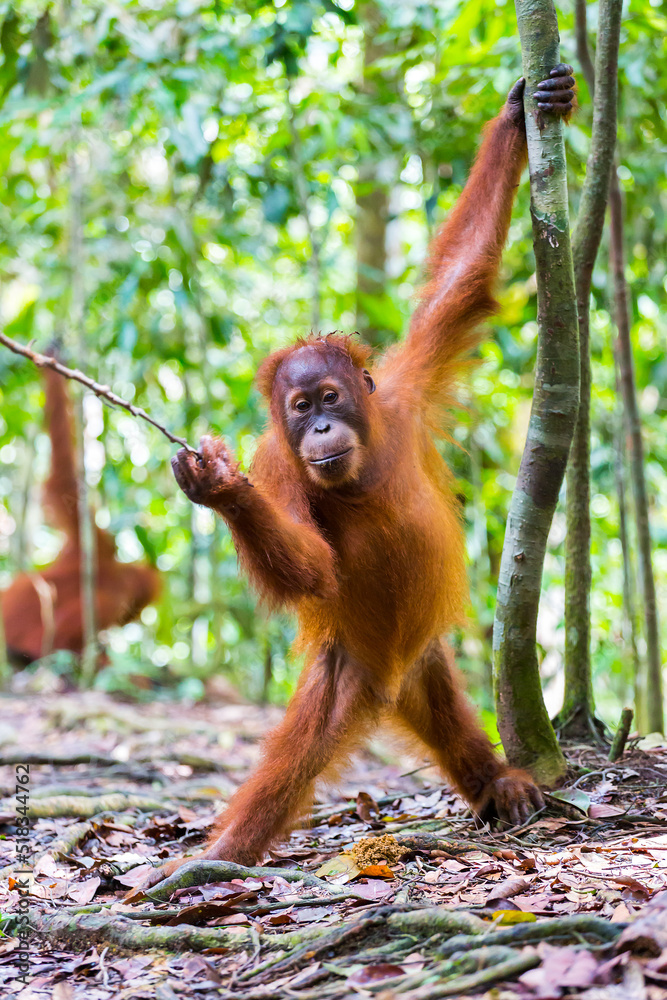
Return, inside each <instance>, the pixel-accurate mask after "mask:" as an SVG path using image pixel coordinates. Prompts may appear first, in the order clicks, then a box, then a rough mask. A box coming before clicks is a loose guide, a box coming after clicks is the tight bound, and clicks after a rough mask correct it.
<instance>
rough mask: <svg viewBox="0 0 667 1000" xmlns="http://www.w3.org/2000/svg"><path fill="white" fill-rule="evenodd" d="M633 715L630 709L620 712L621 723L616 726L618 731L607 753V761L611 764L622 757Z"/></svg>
mask: <svg viewBox="0 0 667 1000" xmlns="http://www.w3.org/2000/svg"><path fill="white" fill-rule="evenodd" d="M633 715H634V712H633V711H632V709H631V708H624V709H623V711H622V712H621V721H620V722H619V724H618V729H617V730H616V735H615V736H614V742H613V743H612V745H611V750H610V751H609V760H610V761H611V762H612V763H613V762H614V761H615V760H618V759H619V758H620V757H622V756H623V751H624V750H625V744H626V743H627V742H628V736H629V735H630V726H631V725H632V717H633Z"/></svg>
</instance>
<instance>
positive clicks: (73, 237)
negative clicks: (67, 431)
mask: <svg viewBox="0 0 667 1000" xmlns="http://www.w3.org/2000/svg"><path fill="white" fill-rule="evenodd" d="M78 137H79V131H78V129H77V130H75V132H74V135H73V145H74V146H75V147H76V142H77V139H78ZM69 167H70V206H71V215H70V246H69V252H70V269H71V281H70V287H71V300H70V322H71V326H72V329H73V330H75V331H76V335H77V338H78V353H79V358H78V360H79V365H80V366H81V367H85V363H86V338H85V332H84V306H85V301H84V300H85V292H84V287H83V229H82V217H81V216H82V209H81V201H82V197H81V183H82V179H81V176H80V173H79V169H78V164H77V160H76V149H75V150H74V151H73V152H72V155H71V156H70V164H69ZM84 428H85V417H84V412H83V394H82V393H79V394H78V396H77V400H76V406H75V407H74V431H75V443H76V451H77V457H78V465H79V493H78V507H79V558H80V566H81V578H80V579H81V627H82V640H83V645H82V651H81V680H82V683H83V684H84V685H86V686H89V685H91V684H92V682H93V679H94V677H95V673H96V670H97V654H98V646H97V608H96V587H95V584H96V578H97V552H96V534H95V524H94V521H93V512H92V510H91V507H90V501H89V497H88V485H87V483H86V459H85V455H86V447H85V433H84Z"/></svg>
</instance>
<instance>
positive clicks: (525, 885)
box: [486, 875, 530, 906]
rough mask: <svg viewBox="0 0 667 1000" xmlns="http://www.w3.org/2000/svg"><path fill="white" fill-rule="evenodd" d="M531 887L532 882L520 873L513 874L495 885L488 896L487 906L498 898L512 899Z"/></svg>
mask: <svg viewBox="0 0 667 1000" xmlns="http://www.w3.org/2000/svg"><path fill="white" fill-rule="evenodd" d="M529 888H530V882H529V881H528V880H527V879H525V878H521V876H520V875H513V876H511V877H510V878H506V879H504V880H503V881H502V882H499V883H498V885H495V886H494V887H493V889H491V891H490V892H489V894H488V896H487V897H486V902H487V906H491V905H492V903H493V902H494V901H495V900H497V899H510V898H511V897H512V896H518V895H519V893H521V892H526V891H527V890H528V889H529Z"/></svg>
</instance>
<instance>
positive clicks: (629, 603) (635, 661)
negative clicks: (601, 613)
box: [614, 364, 646, 733]
mask: <svg viewBox="0 0 667 1000" xmlns="http://www.w3.org/2000/svg"><path fill="white" fill-rule="evenodd" d="M616 395H617V397H618V399H619V400H620V398H621V386H620V380H619V376H618V364H616ZM620 423H621V426H619V427H617V429H616V433H615V435H614V438H615V440H614V451H615V455H614V478H615V480H616V493H617V496H618V533H619V537H620V539H621V552H622V554H623V610H624V612H625V622H624V638H625V639H626V641H628V640H629V644H630V653H631V656H632V677H633V683H634V700H635V717H636V719H637V728H638V730H639V732H640V733H641V732H645V731H646V718H645V715H644V716H642V715H641V713H640V711H639V709H640V706H643V710H644V712H645V709H646V699H645V692H644V691H643V690H642V686H641V685H642V679H643V672H642V669H641V659H640V656H639V646H638V643H637V636H638V635H639V627H638V622H637V600H636V584H635V570H634V565H633V561H632V553H631V550H630V539H629V535H628V502H627V491H626V487H625V476H626V451H625V431H624V428H623V426H622V415H621V421H620Z"/></svg>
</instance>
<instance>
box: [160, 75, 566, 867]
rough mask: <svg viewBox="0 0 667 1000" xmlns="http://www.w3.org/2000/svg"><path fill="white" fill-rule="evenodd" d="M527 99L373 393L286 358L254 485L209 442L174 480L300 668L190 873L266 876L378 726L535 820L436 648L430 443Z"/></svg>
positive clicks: (443, 604)
mask: <svg viewBox="0 0 667 1000" xmlns="http://www.w3.org/2000/svg"><path fill="white" fill-rule="evenodd" d="M571 72H572V70H571V68H570V67H569V66H564V65H559V66H557V67H556V68H555V69H554V70H552V72H551V76H550V78H549V79H548V80H545V81H544V82H543V83H541V84H540V85H539V95H540V103H539V107H540V108H541V110H542V111H543V112H545V113H553V114H561V115H567V114H568V113H569V112H570V110H571V108H572V105H573V100H574V96H573V90H572V88H573V86H574V80H573V79H572V77H571V75H570V74H571ZM523 89H524V82H523V80H520V81H519V82H518V83H517V84H516V85H515V86H514V87H513V88H512V91H511V92H510V94H509V97H508V100H507V103H506V105H505V107H504V109H503V111H502V112H501V114H500V115H499V116H498V118H496V119H495V120H494V121H493V122H492V123H491V124H490V126H489V127H488V128H487V130H486V133H485V137H484V141H483V143H482V147H481V150H480V153H479V156H478V158H477V161H476V163H475V166H474V168H473V170H472V173H471V175H470V179H469V180H468V183H467V185H466V188H465V190H464V191H463V194H462V195H461V198H460V200H459V202H458V204H457V205H456V207H455V208H454V210H453V211H452V212H451V214H450V216H449V218H448V220H447V222H446V223H445V224H444V226H443V227H442V228H441V229H440V231H439V232H438V233H437V235H436V236H435V239H434V240H433V243H432V245H431V248H430V252H429V259H428V281H427V283H426V285H425V287H424V288H423V289H422V291H421V295H420V303H419V305H418V308H417V310H416V312H415V314H414V317H413V319H412V323H411V326H410V331H409V334H408V337H407V340H406V342H405V344H404V345H403V346H402V348H401V349H397V350H394V351H391V352H389V353H388V354H387V356H386V357H385V358H384V359H383V360H382V361H381V363H380V364H379V365H378V366H377V368H376V371H375V373H374V375H373V376H371V375H370V373H369V371H368V369H367V366H368V363H369V362H368V352H367V350H366V349H365V348H364V347H362V346H361V345H360V344H359V343H357V342H356V341H355V340H352V339H350V338H348V337H343V336H335V335H330V336H328V337H313V336H311V337H309V338H307V339H303V340H299V341H298V342H297V343H296V344H294V345H293V346H291V347H288V348H286V349H284V350H281V351H277V352H276V353H275V354H272V355H271V356H270V357H269V358H267V359H266V361H265V362H264V363H263V365H262V367H261V369H260V372H259V385H260V388H261V390H262V392H263V393H264V395H265V396H266V397H267V399H268V400H269V401H270V409H271V421H272V423H271V428H270V429H269V430H268V431H267V433H266V434H265V435H264V436H263V437H262V439H261V441H260V443H259V447H258V450H257V454H256V457H255V460H254V462H253V466H252V470H251V474H250V479H248V478H246V477H245V476H244V475H243V473H241V472H240V470H239V468H238V465H237V464H236V462H235V461H234V459H233V457H232V456H231V454H230V453H229V451H228V449H227V447H226V446H225V445H224V444H223V442H222V441H221V440H216V439H213V438H210V437H205V438H203V439H202V442H201V452H202V456H203V464H201V465H200V464H198V462H197V459H196V458H195V457H194V456H193V455H192V454H189V453H188V452H186V451H180V452H179V453H178V455H177V457H176V458H175V459H174V461H173V467H174V473H175V475H176V479H177V481H178V484H179V486H180V487H181V489H182V490H183V491H184V492H185V494H186V495H187V496H188V497H189V498H190V500H192V501H193V502H194V503H198V504H203V505H205V506H207V507H211V508H212V509H213V510H215V511H217V512H218V513H219V514H221V515H222V517H224V518H225V519H226V521H227V522H228V524H229V527H230V530H231V532H232V536H233V539H234V544H235V546H236V549H237V552H238V554H239V558H240V561H241V564H242V565H243V567H244V569H245V570H246V572H247V573H248V575H249V577H250V579H251V581H252V582H253V584H254V585H255V586H256V587H257V589H258V590H259V592H260V594H261V595H262V596H263V597H264V598H265V599H266V600H268V601H269V602H270V603H272V604H274V605H278V606H284V605H287V606H290V607H293V608H294V609H295V610H296V613H297V616H298V620H299V639H298V646H299V648H300V649H301V650H302V651H303V652H304V653H305V656H306V666H305V669H304V671H303V673H302V675H301V679H300V682H299V686H298V689H297V691H296V694H295V695H294V698H293V699H292V701H291V703H290V705H289V707H288V709H287V714H286V716H285V719H284V721H283V722H282V723H281V724H280V725H279V726H278V727H277V728H276V729H275V730H274V731H273V732H272V733H271V734H270V735H269V737H268V739H267V741H266V744H265V747H264V756H263V761H262V763H261V764H260V766H259V767H258V769H257V770H256V771H255V773H254V774H253V775H252V776H251V777H250V779H249V780H248V781H247V782H246V783H245V784H244V785H243V786H242V787H241V788H240V789H239V791H238V792H237V793H236V794H235V795H234V797H233V798H232V800H231V802H230V803H229V805H228V807H227V809H226V810H225V812H224V813H222V815H221V816H219V817H218V819H217V820H216V822H215V827H214V832H213V834H212V837H211V839H210V842H209V845H208V847H207V849H206V851H205V853H204V855H203V857H206V858H211V859H216V858H217V859H225V860H229V861H235V862H239V863H245V864H252V863H254V862H255V861H257V859H258V858H261V856H262V854H263V853H264V851H266V849H267V848H268V847H269V846H270V845H271V844H272V843H273V842H274V841H275V840H276V839H277V838H279V837H280V836H281V835H283V834H285V833H286V832H287V831H288V830H289V828H290V825H291V824H292V823H293V822H294V821H295V819H296V818H297V817H298V816H299V813H300V812H301V811H302V810H304V809H306V808H307V807H308V805H309V802H310V800H311V794H312V788H313V782H314V780H315V778H317V777H318V775H321V774H322V773H324V772H327V771H328V770H330V769H331V768H335V767H336V765H339V764H340V762H341V761H343V760H344V759H345V757H346V755H347V754H348V752H349V751H350V749H351V748H353V747H354V746H355V745H356V744H357V743H358V742H359V740H360V739H361V738H362V737H363V736H364V735H365V733H366V732H367V731H368V730H369V728H370V727H371V726H372V725H373V724H375V723H376V722H377V721H378V720H379V719H380V717H383V718H385V719H387V720H388V721H390V722H392V723H394V724H396V725H397V726H398V727H399V728H400V729H401V730H402V731H403V732H404V733H407V734H410V735H411V736H412V737H414V738H415V739H416V740H417V741H419V742H420V743H421V744H422V745H424V744H425V745H426V747H428V749H429V750H430V751H431V753H432V754H433V756H434V757H435V758H436V760H437V761H438V763H439V764H440V766H441V767H442V769H443V771H444V772H445V773H446V774H447V776H448V777H449V778H450V779H451V780H452V781H453V782H454V784H455V785H456V787H457V788H458V790H459V791H460V792H461V794H462V795H464V796H465V797H466V799H467V800H468V801H469V802H470V803H471V805H472V807H473V809H474V810H475V811H476V812H477V813H478V814H479V815H480V816H482V817H483V818H485V819H487V818H490V817H493V816H499V817H500V818H501V819H503V820H505V821H506V822H509V823H512V824H517V823H520V822H523V821H524V820H526V819H527V817H528V816H529V815H530V814H531V812H533V810H534V809H535V808H537V807H540V806H541V805H542V797H541V795H540V792H539V790H538V788H537V787H536V785H535V784H534V783H533V781H532V780H531V778H530V777H529V775H528V774H525V773H523V772H521V771H517V770H513V769H512V768H510V767H509V766H508V765H507V764H506V763H505V762H504V761H503V760H502V759H501V758H500V757H499V756H497V755H496V753H495V752H494V750H493V747H492V746H491V743H490V742H489V740H488V738H487V737H486V735H485V734H484V732H483V731H482V729H481V728H480V726H479V724H478V722H477V719H476V717H475V715H474V713H473V711H472V710H471V708H470V707H469V705H468V703H467V701H466V699H465V697H464V695H463V693H462V688H461V685H460V683H459V680H458V679H457V676H456V674H455V671H454V667H453V664H452V657H451V654H450V652H449V651H448V649H447V648H446V646H445V645H443V642H442V639H441V636H442V635H443V634H445V633H446V632H447V631H448V630H449V629H451V627H452V626H453V625H455V624H458V623H460V622H462V621H463V617H464V606H465V604H466V574H465V568H464V552H463V538H462V531H461V525H460V518H459V511H458V509H457V503H456V500H455V498H454V495H453V492H452V485H451V479H450V474H449V472H448V470H447V469H446V467H445V466H444V464H443V462H442V461H441V459H440V457H439V455H438V452H437V450H436V448H435V446H434V444H433V440H432V430H433V429H434V427H435V425H437V422H438V411H439V410H440V408H441V407H442V406H447V405H448V404H451V403H453V402H454V391H455V384H456V378H457V374H458V373H459V370H460V366H461V362H462V359H463V357H464V356H465V354H466V353H467V352H469V351H470V349H471V348H473V347H474V346H475V344H476V343H477V340H478V335H477V333H476V332H475V330H476V327H477V325H478V323H479V321H480V320H482V319H483V318H484V317H486V316H488V315H489V314H490V313H492V312H493V310H494V308H495V302H494V299H493V295H492V286H493V282H494V279H495V277H496V273H497V271H498V266H499V263H500V257H501V253H502V248H503V244H504V242H505V239H506V237H507V230H508V227H509V222H510V215H511V210H512V201H513V199H514V193H515V191H516V188H517V186H518V184H519V179H520V176H521V171H522V168H523V166H524V164H525V162H526V139H525V131H524V113H523ZM376 382H377V391H376ZM182 860H183V859H179V860H176V861H173V862H170V863H169V864H167V865H165V866H164V867H163V868H162V869H160V870H159V871H158V872H156V873H155V875H154V876H152V877H151V879H150V884H154V883H155V882H156V881H158V880H159V879H160V878H163V877H164V876H165V875H167V874H169V873H170V872H172V871H173V870H174V869H175V868H176V867H178V865H179V864H181V863H182Z"/></svg>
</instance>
